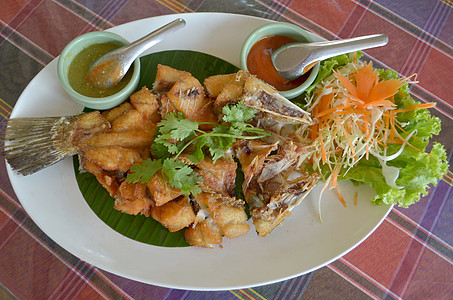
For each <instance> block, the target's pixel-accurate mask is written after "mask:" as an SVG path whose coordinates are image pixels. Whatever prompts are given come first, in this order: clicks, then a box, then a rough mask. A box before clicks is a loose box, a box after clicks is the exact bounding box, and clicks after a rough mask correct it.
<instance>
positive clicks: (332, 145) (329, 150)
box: [307, 57, 435, 206]
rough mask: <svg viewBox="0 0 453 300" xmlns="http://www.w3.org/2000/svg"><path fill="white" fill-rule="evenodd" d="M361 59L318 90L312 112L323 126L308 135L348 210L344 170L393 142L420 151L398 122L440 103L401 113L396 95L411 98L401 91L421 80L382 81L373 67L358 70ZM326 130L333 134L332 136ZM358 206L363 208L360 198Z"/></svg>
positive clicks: (313, 127)
mask: <svg viewBox="0 0 453 300" xmlns="http://www.w3.org/2000/svg"><path fill="white" fill-rule="evenodd" d="M356 59H357V57H355V58H354V64H353V66H352V67H353V69H351V68H345V69H344V70H345V72H343V73H340V72H342V71H337V70H334V71H333V73H334V77H332V78H331V79H328V80H327V81H328V83H326V85H325V87H324V88H321V89H318V93H317V95H318V97H317V98H316V101H317V102H315V105H314V107H313V109H312V116H313V117H314V118H315V119H317V123H315V124H313V125H311V131H310V132H309V133H308V134H307V138H309V139H311V140H312V141H313V142H315V143H316V145H317V150H315V153H314V154H313V156H312V158H311V160H312V161H314V162H315V163H316V164H318V167H320V165H321V164H324V165H325V164H327V165H328V167H329V169H330V172H331V173H330V176H329V178H328V182H327V183H326V186H327V185H328V186H330V189H332V188H335V187H336V188H337V193H338V196H339V198H340V201H341V202H342V203H343V205H344V206H346V202H345V201H344V198H343V196H342V194H341V190H340V188H339V186H338V183H337V182H338V176H339V173H340V170H341V168H342V167H343V166H344V167H352V166H353V165H354V164H355V163H357V161H358V160H359V159H360V158H362V157H364V158H365V159H369V156H370V154H372V153H375V152H374V151H376V152H379V153H381V151H382V149H383V148H388V144H389V143H395V144H404V145H403V146H402V147H404V146H405V145H408V146H410V147H412V148H414V149H417V148H416V147H414V146H413V145H411V144H410V143H409V142H408V141H407V136H406V139H405V138H404V137H403V136H401V135H402V133H405V135H409V133H407V132H406V131H405V130H404V129H403V128H402V126H400V124H399V123H398V121H397V120H396V118H397V114H398V113H401V112H406V111H411V110H415V109H423V108H431V107H434V106H435V103H424V104H417V105H412V106H409V107H406V108H403V109H397V108H396V104H395V95H396V94H397V93H399V94H401V95H402V96H404V97H406V95H405V94H404V93H401V92H400V88H401V87H402V86H403V85H404V84H406V83H408V82H409V80H413V79H411V78H412V77H414V76H415V78H416V76H417V75H416V74H414V75H411V76H410V77H408V78H405V79H382V78H380V76H379V72H378V71H377V70H375V69H373V64H372V63H371V62H370V63H367V62H364V63H363V65H361V66H358V65H356ZM338 87H340V89H338ZM321 95H322V96H321ZM376 113H377V114H376ZM376 117H378V119H376ZM326 129H329V130H328V133H327V131H326ZM403 135H404V134H403ZM417 150H418V151H420V150H419V149H417ZM326 186H325V187H326ZM354 205H357V193H356V194H355V195H354Z"/></svg>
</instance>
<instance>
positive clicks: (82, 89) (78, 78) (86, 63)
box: [68, 42, 134, 98]
mask: <svg viewBox="0 0 453 300" xmlns="http://www.w3.org/2000/svg"><path fill="white" fill-rule="evenodd" d="M121 46H122V45H121V44H118V43H115V42H106V43H99V44H93V45H91V46H88V47H86V48H85V49H83V50H82V51H80V52H79V53H78V54H77V55H76V56H75V57H74V59H73V60H72V62H71V64H70V65H69V70H68V81H69V84H70V85H71V87H72V88H73V89H74V90H75V91H76V92H77V93H79V94H82V95H85V96H88V97H94V98H102V97H107V96H110V95H113V94H115V93H117V92H119V91H120V90H122V89H123V88H124V87H125V86H126V85H127V84H128V83H129V81H130V80H131V78H132V73H133V72H134V66H132V67H131V68H130V69H129V71H127V73H126V75H125V76H124V77H123V79H122V80H121V81H120V82H119V83H118V84H117V85H115V86H112V87H110V88H108V89H99V88H97V87H95V86H93V85H92V84H90V83H89V82H88V81H87V80H86V75H87V74H88V71H89V69H90V66H91V64H92V63H93V62H94V61H95V60H97V59H98V58H100V57H101V56H102V55H104V54H106V53H107V52H110V51H112V50H115V49H117V48H119V47H121Z"/></svg>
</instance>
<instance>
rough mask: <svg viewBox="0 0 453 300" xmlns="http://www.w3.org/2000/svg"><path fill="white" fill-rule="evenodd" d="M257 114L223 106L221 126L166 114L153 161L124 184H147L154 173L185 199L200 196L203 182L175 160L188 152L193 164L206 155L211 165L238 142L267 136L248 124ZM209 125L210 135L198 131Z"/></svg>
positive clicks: (134, 170)
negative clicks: (204, 125)
mask: <svg viewBox="0 0 453 300" xmlns="http://www.w3.org/2000/svg"><path fill="white" fill-rule="evenodd" d="M256 113H257V110H255V109H254V108H250V107H247V106H246V105H244V103H243V102H239V103H237V104H235V105H230V106H224V107H223V109H222V114H223V117H222V123H211V122H196V121H192V120H189V119H187V118H186V117H185V116H184V115H183V114H181V113H169V114H166V115H165V116H164V117H163V119H162V121H160V122H159V123H158V124H157V127H158V134H157V136H156V137H155V138H154V141H153V144H152V146H151V154H152V156H153V157H154V159H151V158H148V159H146V160H145V161H143V162H142V163H141V164H137V165H134V166H133V167H132V168H131V169H130V171H131V172H130V173H129V174H128V176H127V178H126V181H127V182H130V183H136V182H139V181H140V182H141V183H146V182H148V181H149V180H151V178H153V176H154V174H156V172H161V173H160V174H161V175H162V177H163V178H164V179H165V180H166V181H167V182H168V183H169V184H170V185H171V186H172V187H174V188H177V189H180V190H181V192H182V193H183V194H184V195H189V194H193V195H195V194H198V193H199V192H201V189H200V186H199V184H198V183H200V182H202V181H203V178H201V177H200V176H198V174H197V173H196V172H194V171H193V169H192V168H191V167H190V166H188V165H186V164H185V163H183V162H182V161H180V160H178V157H179V156H180V155H181V154H182V153H183V152H185V151H188V150H190V153H189V154H188V158H189V160H190V161H192V162H194V163H196V162H198V161H200V160H203V159H204V158H205V155H206V154H209V155H210V157H211V158H212V160H213V162H215V161H216V160H218V159H219V158H222V157H225V151H226V150H228V149H229V148H230V147H231V146H232V145H233V143H234V142H235V141H236V140H237V139H259V138H263V137H265V136H268V135H269V133H268V132H266V131H264V130H263V129H261V128H257V127H254V126H253V125H251V124H249V123H247V122H248V121H250V120H251V119H253V118H254V117H255V115H256ZM202 124H209V125H212V126H213V128H212V130H211V131H205V130H202V129H200V125H202Z"/></svg>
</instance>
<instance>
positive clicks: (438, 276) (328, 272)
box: [0, 0, 453, 299]
mask: <svg viewBox="0 0 453 300" xmlns="http://www.w3.org/2000/svg"><path fill="white" fill-rule="evenodd" d="M452 8H453V1H451V0H401V1H395V0H376V1H371V0H354V1H349V0H341V1H331V0H304V1H293V0H281V1H270V0H256V1H248V0H242V1H222V0H215V1H207V0H187V1H186V0H182V1H176V0H156V1H145V0H113V1H112V0H52V1H50V0H28V1H24V0H20V1H2V4H1V9H0V22H1V24H0V119H1V122H2V124H4V123H5V122H6V120H7V119H8V117H9V116H10V114H11V112H12V110H13V108H14V105H15V103H16V101H17V99H18V97H19V95H20V94H21V92H22V91H23V89H24V88H25V87H26V86H27V84H28V83H29V82H30V80H31V79H32V78H33V77H34V76H35V75H36V74H37V73H38V72H39V71H40V70H41V69H42V68H43V67H44V66H46V65H47V64H48V63H50V62H51V61H52V60H53V59H54V58H55V57H56V56H58V55H59V53H60V52H61V50H62V49H63V47H64V46H65V45H66V44H67V43H68V42H69V41H70V40H72V39H73V38H75V37H76V36H78V35H80V34H82V33H85V32H88V31H93V30H103V29H107V28H110V27H112V26H116V25H119V24H123V23H126V22H129V21H132V20H137V19H141V18H147V17H153V16H159V15H165V14H172V13H189V12H228V13H238V14H246V15H253V16H258V17H263V18H268V19H272V20H279V21H286V22H291V23H295V24H297V25H299V26H301V27H303V28H305V29H308V30H310V31H313V32H315V33H316V34H318V35H320V36H322V37H324V38H326V39H329V40H331V39H336V38H349V37H354V36H360V35H367V34H372V33H386V34H387V35H388V36H389V38H390V42H389V44H388V45H387V46H386V47H383V48H379V49H371V50H368V51H366V53H367V56H368V58H369V59H371V60H372V61H373V62H374V64H375V65H377V66H380V67H385V68H390V69H394V70H396V71H397V72H399V73H400V74H401V75H403V76H409V75H411V74H413V73H417V74H418V79H419V83H417V84H414V85H412V88H411V92H412V96H413V97H414V98H415V99H416V100H419V101H422V102H436V103H437V106H436V108H435V109H433V110H432V112H433V113H434V114H435V115H436V116H438V117H440V118H441V119H442V126H443V127H442V131H441V134H440V135H439V136H438V137H436V138H435V140H437V141H440V142H442V143H443V144H444V145H445V146H446V149H447V155H448V159H449V161H450V163H451V156H452V150H453V148H452V145H453V135H452V134H451V132H452V131H453V96H452V87H453V16H452V15H451V14H452V13H453V9H452ZM452 187H453V172H452V171H451V168H450V171H449V172H448V174H447V175H446V176H445V177H444V178H442V180H441V181H440V182H439V184H438V186H437V187H436V188H435V189H432V190H431V192H430V193H429V195H428V196H426V197H424V198H423V199H422V200H421V201H420V202H418V203H417V204H415V205H413V206H411V207H410V208H408V209H403V208H393V209H392V211H391V212H390V214H389V215H388V217H387V218H386V219H385V221H384V222H383V223H382V224H381V225H380V226H379V227H378V228H377V230H376V231H375V232H374V233H373V234H371V236H370V237H368V238H367V239H366V240H365V241H364V242H363V243H362V244H360V245H359V246H358V247H357V248H355V249H354V250H352V251H351V252H349V253H348V254H346V255H344V256H343V257H341V258H339V259H338V260H336V261H334V262H332V263H330V264H328V265H327V266H325V267H323V268H321V269H318V270H316V271H314V272H311V273H308V274H305V275H303V276H300V277H297V278H294V279H291V280H287V281H283V282H279V283H274V284H271V285H266V286H260V287H255V288H249V289H241V290H230V291H217V292H201V291H186V290H176V289H169V288H163V287H158V286H153V285H148V284H144V283H140V282H136V281H133V280H129V279H126V278H123V277H120V276H117V275H113V274H111V273H109V272H106V271H104V270H101V269H99V268H97V267H95V266H92V265H89V264H87V263H86V262H84V261H82V260H80V259H79V258H77V257H75V256H73V255H71V254H70V253H68V252H67V251H65V250H64V249H63V248H61V247H60V246H59V245H58V244H56V243H55V242H54V241H53V240H51V239H50V238H49V237H48V236H46V234H45V233H43V232H42V231H41V230H40V229H39V228H38V227H37V226H36V225H35V224H34V222H33V221H32V220H31V219H30V217H29V216H28V215H27V213H26V212H25V211H24V209H23V208H22V207H21V204H20V202H19V200H18V199H17V197H16V195H15V193H14V191H13V189H12V187H11V185H10V182H9V179H8V176H7V173H6V168H5V161H4V160H3V159H2V160H0V287H1V288H2V289H3V293H0V298H2V297H8V295H11V296H12V297H17V298H19V299H74V298H79V299H84V298H88V299H97V298H99V299H101V298H113V299H121V298H128V299H131V298H133V299H367V298H373V299H384V298H385V299H452V298H453V231H452V224H453V222H452V221H453V193H452ZM37 200H38V199H37Z"/></svg>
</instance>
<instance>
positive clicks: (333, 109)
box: [314, 104, 351, 118]
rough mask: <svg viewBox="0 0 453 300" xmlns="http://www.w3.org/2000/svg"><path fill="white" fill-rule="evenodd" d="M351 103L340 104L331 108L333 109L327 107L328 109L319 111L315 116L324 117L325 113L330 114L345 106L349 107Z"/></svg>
mask: <svg viewBox="0 0 453 300" xmlns="http://www.w3.org/2000/svg"><path fill="white" fill-rule="evenodd" d="M350 106H351V105H350V104H342V105H338V106H337V107H334V108H331V109H327V110H324V111H321V112H319V113H318V114H317V115H314V117H315V118H319V117H322V116H324V115H329V114H331V113H333V112H335V111H337V110H341V109H343V108H348V107H350Z"/></svg>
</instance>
